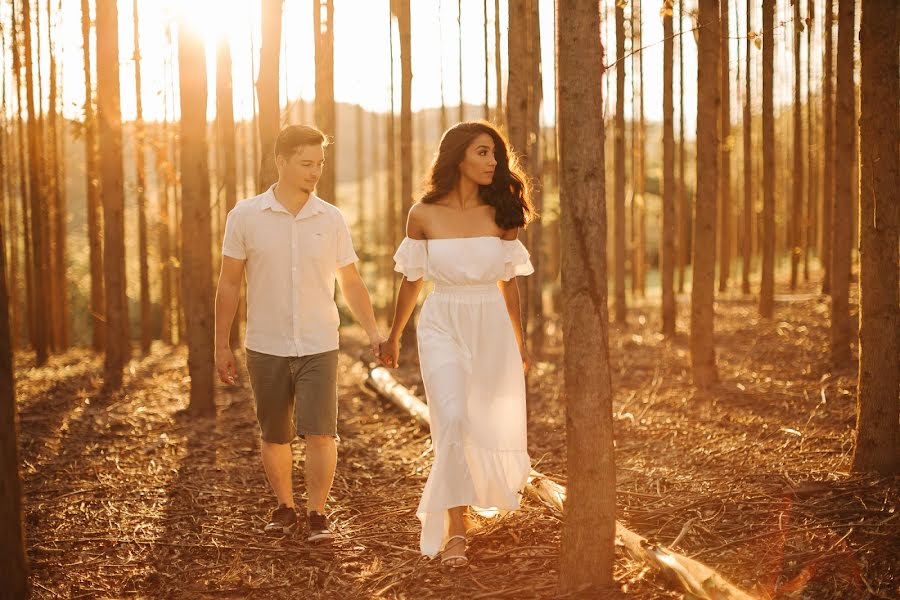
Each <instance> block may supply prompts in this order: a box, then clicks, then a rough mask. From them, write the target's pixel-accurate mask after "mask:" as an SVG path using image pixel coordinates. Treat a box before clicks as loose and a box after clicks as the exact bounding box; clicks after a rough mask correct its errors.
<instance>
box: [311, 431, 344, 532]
mask: <svg viewBox="0 0 900 600" xmlns="http://www.w3.org/2000/svg"><path fill="white" fill-rule="evenodd" d="M336 468H337V443H336V441H335V439H334V436H331V435H307V436H306V490H307V494H308V495H309V500H308V501H307V504H306V510H307V512H317V513H319V514H323V515H324V514H325V501H326V500H327V499H328V493H329V492H330V491H331V484H332V483H333V482H334V471H335V469H336Z"/></svg>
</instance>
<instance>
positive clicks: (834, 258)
mask: <svg viewBox="0 0 900 600" xmlns="http://www.w3.org/2000/svg"><path fill="white" fill-rule="evenodd" d="M854 7H855V0H839V2H838V48H837V74H836V75H837V80H836V89H835V114H834V134H835V136H834V137H835V140H834V146H835V168H834V169H833V170H832V175H833V177H834V208H833V209H832V228H831V231H832V237H831V362H832V364H833V365H835V366H846V365H848V364H849V363H850V360H851V354H850V336H851V333H852V325H851V321H850V243H851V238H852V235H853V234H852V227H853V225H852V220H853V215H852V213H853V206H852V195H853V191H852V189H851V187H852V186H853V185H854V181H853V173H852V164H853V149H854V146H855V143H854V131H853V130H854V126H855V124H856V102H855V98H854V93H853V39H854V31H853V30H854Z"/></svg>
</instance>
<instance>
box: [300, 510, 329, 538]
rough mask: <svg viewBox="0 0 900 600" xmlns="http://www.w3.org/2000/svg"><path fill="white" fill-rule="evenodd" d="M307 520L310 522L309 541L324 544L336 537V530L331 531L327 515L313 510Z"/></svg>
mask: <svg viewBox="0 0 900 600" xmlns="http://www.w3.org/2000/svg"><path fill="white" fill-rule="evenodd" d="M307 521H308V523H309V536H308V537H307V538H306V541H307V542H310V543H313V544H323V543H327V542H330V541H331V540H333V539H334V532H333V531H331V527H330V526H329V524H328V518H327V517H326V516H325V515H323V514H321V513H317V512H315V511H313V512H311V513H309V514H308V515H307Z"/></svg>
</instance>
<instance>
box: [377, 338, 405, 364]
mask: <svg viewBox="0 0 900 600" xmlns="http://www.w3.org/2000/svg"><path fill="white" fill-rule="evenodd" d="M379 355H380V358H381V364H382V365H384V366H385V367H393V368H396V367H398V366H399V363H398V362H397V361H398V360H399V359H400V339H399V338H392V337H390V338H388V339H386V340H385V341H384V342H382V344H381V352H380V353H379Z"/></svg>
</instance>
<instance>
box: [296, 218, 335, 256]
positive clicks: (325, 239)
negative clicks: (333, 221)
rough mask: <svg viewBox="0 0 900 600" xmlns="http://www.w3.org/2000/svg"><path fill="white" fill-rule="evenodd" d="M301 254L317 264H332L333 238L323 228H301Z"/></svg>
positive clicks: (333, 253)
mask: <svg viewBox="0 0 900 600" xmlns="http://www.w3.org/2000/svg"><path fill="white" fill-rule="evenodd" d="M300 248H301V252H302V253H303V254H304V255H305V256H307V257H308V258H311V259H313V260H315V261H316V262H318V263H321V264H324V263H333V262H334V260H335V259H334V257H335V250H336V249H335V238H334V236H333V235H332V234H331V232H329V231H328V230H327V229H326V228H325V227H316V226H311V227H301V229H300Z"/></svg>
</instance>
